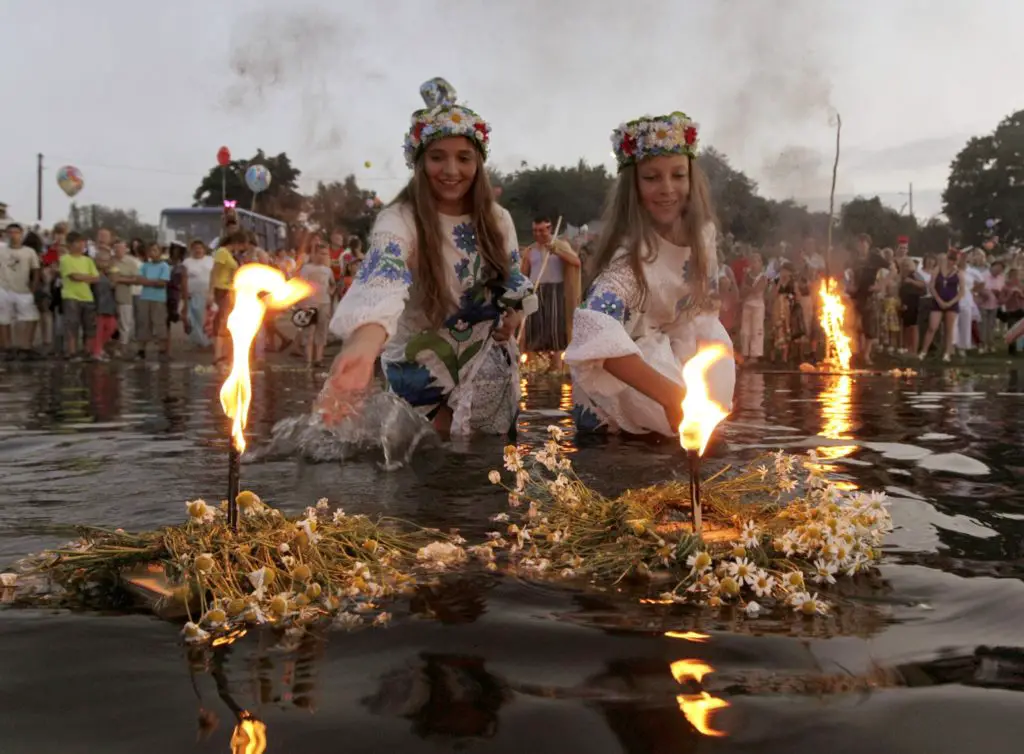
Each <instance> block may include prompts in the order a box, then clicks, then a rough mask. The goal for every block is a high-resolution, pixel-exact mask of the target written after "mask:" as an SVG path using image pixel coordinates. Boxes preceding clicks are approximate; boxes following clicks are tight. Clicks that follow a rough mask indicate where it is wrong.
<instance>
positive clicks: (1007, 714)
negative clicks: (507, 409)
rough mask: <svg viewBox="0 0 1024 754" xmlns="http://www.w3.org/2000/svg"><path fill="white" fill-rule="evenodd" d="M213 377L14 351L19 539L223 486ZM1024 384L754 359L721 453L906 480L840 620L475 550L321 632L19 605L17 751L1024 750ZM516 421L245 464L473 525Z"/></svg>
mask: <svg viewBox="0 0 1024 754" xmlns="http://www.w3.org/2000/svg"><path fill="white" fill-rule="evenodd" d="M217 380H218V378H217V377H216V376H215V375H212V374H203V373H197V372H196V371H195V370H194V369H193V368H192V367H191V366H188V365H162V366H157V365H151V366H126V365H117V364H112V365H74V364H39V365H35V364H30V365H20V366H17V367H14V366H11V367H9V368H8V369H7V371H0V564H3V563H6V562H9V561H12V560H14V559H15V558H17V557H19V556H21V555H23V554H25V553H27V552H32V551H38V550H39V549H41V548H43V547H46V546H50V545H54V544H58V543H60V542H62V541H64V540H66V539H68V538H69V537H70V536H71V535H72V534H73V526H74V525H75V524H78V523H89V524H96V525H109V526H122V527H125V528H138V529H142V528H153V527H155V526H157V525H160V524H166V523H175V522H179V521H180V520H181V519H182V516H183V514H184V507H183V502H184V500H185V499H186V498H193V497H200V496H204V497H207V498H216V497H219V496H222V495H223V494H224V489H223V488H224V486H225V473H226V472H225V459H226V441H225V424H224V421H223V418H222V414H221V411H220V406H219V403H218V401H217V389H218V381H217ZM318 388H319V380H316V379H315V378H313V377H312V376H310V375H309V374H307V373H306V372H304V371H297V370H288V369H284V368H276V369H275V368H268V370H267V371H266V372H264V373H262V374H260V375H259V376H258V377H257V380H256V384H255V390H254V396H253V412H252V418H251V422H250V430H249V436H250V438H251V443H252V444H254V445H258V444H259V443H260V442H261V440H265V439H266V438H267V437H268V435H269V432H270V428H271V427H272V426H273V425H274V423H275V422H277V421H278V420H280V419H283V418H286V417H288V416H293V415H297V414H300V413H302V412H304V411H306V410H307V408H308V406H309V403H310V401H311V399H312V397H313V396H314V395H315V393H316V391H317V389H318ZM1018 390H1019V386H1018V377H1017V374H1016V373H1015V372H1011V373H1010V374H1001V375H989V376H986V375H976V376H973V377H972V376H962V375H960V376H958V375H956V374H955V373H952V372H947V373H935V374H930V375H925V376H923V377H920V378H914V379H897V378H893V377H859V376H858V377H853V378H851V377H820V376H812V375H799V374H758V373H751V372H745V373H743V374H742V375H741V377H740V380H739V384H738V395H737V400H736V405H737V409H736V411H735V412H734V415H733V416H732V417H731V419H730V421H729V422H728V423H727V424H726V425H725V427H724V430H723V432H722V433H721V434H722V440H721V442H719V443H718V444H717V446H716V447H714V448H713V450H712V456H713V457H712V458H710V459H709V460H708V463H709V464H710V465H716V464H721V463H723V462H725V460H726V459H728V460H730V461H737V460H743V459H749V458H751V457H753V456H754V455H756V454H757V453H759V452H762V451H763V449H765V448H773V449H774V448H777V447H786V448H791V449H794V450H795V451H801V450H803V449H806V448H812V447H817V448H819V453H820V454H821V455H823V456H824V457H826V458H828V459H830V460H831V462H832V463H833V464H834V472H835V473H836V474H838V475H840V476H841V477H842V478H844V479H845V480H846V481H847V482H848V483H850V484H855V485H857V486H860V487H863V488H872V489H886V490H888V491H889V493H890V494H891V495H892V496H893V504H892V512H893V516H894V519H895V522H896V524H897V527H898V529H897V531H896V532H895V533H894V534H893V535H892V537H891V538H890V543H889V546H888V554H887V558H886V563H885V565H884V567H883V572H882V580H881V582H880V583H879V584H878V585H876V588H875V589H872V590H870V591H867V590H861V591H862V592H863V593H858V592H856V591H855V590H851V592H852V593H851V596H852V598H853V603H852V606H851V607H850V608H848V609H846V610H844V612H843V613H841V614H839V615H837V616H836V617H835V618H834V619H833V620H830V621H818V622H814V623H807V622H804V621H803V620H796V619H760V620H757V621H752V622H751V621H747V622H745V623H740V622H739V621H737V620H736V619H735V617H734V616H732V615H730V614H729V613H728V612H723V613H720V614H719V613H715V614H711V613H709V612H700V611H692V610H689V609H683V608H679V607H665V606H657V605H639V604H637V600H636V599H633V598H630V597H629V595H627V594H617V593H581V592H576V591H572V590H568V589H562V588H558V587H555V586H552V585H535V584H530V583H526V582H522V581H519V580H515V579H511V578H503V577H497V576H491V575H486V576H484V575H479V576H473V575H468V576H466V577H465V578H464V579H462V580H461V581H458V582H456V583H453V584H449V585H447V586H446V587H445V588H444V589H443V590H435V591H429V590H424V591H422V592H420V593H419V594H418V595H417V596H416V597H415V598H413V599H412V600H410V601H409V602H408V603H405V604H401V605H398V606H396V609H395V610H394V613H395V622H394V624H393V625H392V627H390V628H388V629H380V630H366V631H362V632H358V633H355V634H345V633H339V632H329V631H322V632H318V633H315V634H313V635H311V636H309V637H308V638H307V639H305V640H304V641H303V643H302V644H301V645H299V646H298V647H289V646H281V645H280V643H279V641H280V637H278V636H277V635H275V634H274V633H273V632H271V631H266V632H251V633H250V634H249V635H248V636H246V637H245V638H244V639H243V640H241V641H239V642H237V643H235V644H234V645H231V646H226V647H222V648H220V649H218V650H217V651H216V652H215V654H214V657H213V658H212V659H210V658H209V657H206V656H204V655H194V656H190V655H189V653H188V652H186V651H185V650H184V649H182V647H181V646H180V645H179V643H178V636H177V627H176V626H174V625H172V624H168V623H164V622H161V621H159V620H156V619H154V618H151V617H148V616H144V615H94V614H68V613H59V612H46V611H30V610H5V611H2V612H0V641H2V645H0V646H2V650H3V654H2V661H0V663H2V664H0V752H3V753H4V754H20V753H21V752H26V753H27V752H33V753H35V752H58V751H59V752H62V754H70V753H72V752H99V751H103V752H108V753H112V754H116V753H118V752H133V753H137V752H138V751H140V750H142V751H146V752H147V753H148V754H162V753H163V752H175V754H177V753H179V752H188V751H196V752H208V751H210V752H212V751H219V752H226V751H230V745H229V740H230V737H231V729H232V727H233V725H234V720H233V717H232V710H238V709H247V710H251V711H252V712H253V713H255V714H257V715H258V716H259V718H260V719H262V720H263V721H265V723H266V725H267V736H268V741H269V746H268V748H267V751H268V752H321V751H323V752H328V751H329V752H334V751H345V752H388V751H395V752H403V753H404V752H417V751H432V752H436V751H444V750H452V749H462V748H472V749H473V750H474V751H488V752H492V751H493V752H506V751H507V752H517V754H521V752H523V751H532V752H536V753H537V754H543V753H545V752H559V753H567V752H586V753H587V754H600V753H602V752H636V753H640V752H652V753H654V752H657V753H659V754H660V752H687V751H695V750H706V751H757V752H774V751H786V752H803V751H808V752H810V751H814V752H819V751H822V750H826V751H830V752H847V751H851V752H852V751H857V752H928V753H929V754H933V753H934V752H947V751H948V752H954V751H957V752H959V751H963V750H967V749H968V747H972V748H973V749H977V750H981V751H985V752H986V754H988V753H990V752H1011V751H1013V752H1017V751H1019V750H1020V743H1019V742H1018V738H1019V733H1018V731H1020V730H1021V728H1020V722H1019V721H1020V719H1021V717H1022V715H1024V693H1022V692H1024V638H1022V636H1024V633H1022V629H1021V626H1022V624H1024V587H1022V583H1021V580H1020V579H1021V577H1022V576H1024V555H1022V546H1024V545H1022V541H1024V493H1022V492H1021V491H1019V489H1018V484H1017V480H1018V478H1019V476H1020V474H1021V471H1022V470H1024V460H1021V455H1020V453H1021V450H1020V449H1021V446H1022V442H1021V441H1022V431H1021V426H1022V425H1021V421H1020V420H1021V418H1022V414H1024V394H1021V393H1019V392H1018ZM568 397H569V391H568V386H565V385H561V384H560V383H558V382H552V381H550V380H546V379H538V380H534V381H531V382H530V384H528V385H527V386H526V396H525V405H526V411H525V412H524V415H523V418H522V422H521V427H520V429H521V434H520V441H523V442H527V443H530V442H536V441H537V440H538V439H539V438H541V437H542V436H543V432H544V428H545V427H546V426H547V425H548V424H551V423H555V424H561V425H565V426H568V425H569V422H568V421H567V419H566V417H565V416H564V413H562V411H561V410H564V409H565V408H567V401H568ZM560 409H561V410H560ZM502 444H503V442H502V441H501V440H487V441H475V442H474V443H472V444H471V445H464V446H460V445H451V446H446V447H445V448H443V449H441V450H432V451H429V452H425V453H423V454H421V455H420V456H418V457H417V459H416V461H415V462H414V463H413V464H412V466H410V467H409V468H406V469H403V470H400V471H398V472H391V473H386V472H384V471H382V470H381V469H380V467H379V463H378V462H379V460H380V459H377V458H375V457H373V456H372V454H371V455H370V456H368V457H364V458H359V459H355V460H349V461H346V462H345V463H343V464H303V463H300V462H296V461H293V460H285V461H272V462H260V463H254V464H249V465H246V466H245V467H244V468H243V480H244V482H243V483H244V486H246V487H251V488H253V489H255V490H257V491H258V492H259V493H260V494H261V495H262V496H263V497H264V498H265V499H267V500H268V501H271V502H273V503H274V504H276V505H278V506H279V507H282V508H285V509H286V510H291V511H298V510H299V509H301V508H303V507H305V506H306V505H308V504H311V503H312V502H314V501H315V500H317V499H318V498H320V497H328V498H329V499H330V500H331V501H332V502H339V503H341V504H342V505H344V506H345V508H346V510H348V511H350V512H375V511H386V512H387V513H389V514H392V515H397V516H401V517H405V518H409V519H412V520H415V521H417V522H419V523H422V524H426V525H433V526H440V527H444V528H453V527H454V528H459V529H461V530H462V531H463V533H465V534H466V535H467V536H470V537H472V536H480V535H481V534H482V533H483V532H484V531H486V530H487V529H488V528H489V526H488V523H487V517H488V516H489V515H490V514H492V513H495V512H497V511H499V510H501V509H502V508H503V507H504V500H503V499H502V496H501V495H500V493H498V492H497V491H496V490H495V488H493V487H491V486H490V485H489V484H488V483H487V479H486V476H487V471H488V469H490V468H491V467H493V466H496V465H497V464H498V463H499V459H500V451H501V446H502ZM573 458H574V463H575V464H576V467H577V469H578V470H579V472H580V473H581V475H582V476H584V478H587V479H588V480H590V481H591V482H593V483H594V484H595V485H596V486H599V487H601V488H602V489H604V490H606V491H609V492H614V491H617V490H620V489H623V488H626V487H629V486H634V485H639V484H647V483H652V482H655V481H658V480H662V479H665V478H669V477H671V476H673V475H676V474H678V473H679V472H680V469H681V464H680V455H679V451H678V448H677V447H676V446H675V445H674V444H673V443H670V442H664V443H660V444H652V443H645V442H639V441H623V440H617V439H612V440H608V441H601V442H587V443H581V446H580V447H579V448H576V449H574V456H573ZM427 613H429V614H431V615H432V616H433V618H434V619H432V620H426V619H424V616H425V615H426V614H427ZM687 632H699V633H700V634H704V635H706V636H707V637H708V638H706V639H704V640H701V641H693V640H692V638H694V636H693V634H689V636H690V637H691V639H687V638H686V637H687V636H688V634H687ZM698 638H699V637H698ZM688 660H690V661H693V660H699V661H700V662H702V663H704V664H705V665H707V666H710V667H711V668H712V669H713V671H714V672H711V673H710V674H708V675H707V676H706V677H705V678H704V681H703V686H704V688H705V689H707V691H708V692H709V696H710V698H711V699H712V700H714V699H718V700H723V701H724V702H726V703H727V705H728V706H724V707H723V708H721V709H718V710H716V711H715V712H713V713H712V714H711V715H710V718H709V719H707V720H705V719H704V718H702V717H701V716H700V714H699V711H698V710H697V707H699V705H700V704H701V703H704V702H706V700H704V701H702V700H701V697H700V696H699V694H698V693H697V689H696V688H692V687H689V686H688V685H687V684H688V683H689V682H688V681H686V679H685V671H686V668H688V667H691V666H693V663H686V662H684V661H688ZM674 674H675V675H676V676H677V677H680V678H682V681H681V682H677V680H676V678H674V677H673V676H674ZM712 703H713V704H716V703H715V702H712ZM201 709H202V710H206V711H207V712H206V713H204V717H203V719H204V721H205V722H204V724H203V725H202V726H200V725H198V724H197V720H198V719H199V712H200V710H201ZM702 729H703V732H702ZM715 733H720V734H722V735H713V734H715Z"/></svg>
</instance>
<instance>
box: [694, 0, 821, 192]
mask: <svg viewBox="0 0 1024 754" xmlns="http://www.w3.org/2000/svg"><path fill="white" fill-rule="evenodd" d="M828 6H829V4H828V3H822V2H815V1H814V0H716V2H714V3H712V4H711V7H712V8H713V11H712V13H711V17H710V29H709V32H710V33H709V34H708V38H709V39H710V40H714V41H713V42H712V43H713V44H715V45H717V46H718V47H719V49H720V51H721V56H720V57H719V58H718V59H717V60H716V62H717V63H718V64H719V65H723V66H724V70H723V71H722V73H723V74H724V75H723V76H722V77H721V78H716V77H713V78H711V81H712V82H715V83H712V84H711V85H712V86H716V87H719V89H718V91H719V96H718V97H717V98H716V100H717V101H716V108H715V109H716V112H715V124H716V128H715V135H714V141H715V145H716V146H718V147H719V148H720V149H722V150H723V151H724V152H725V153H726V154H737V155H745V156H746V160H745V163H746V164H747V165H748V166H749V167H750V168H752V169H753V170H752V171H751V172H755V173H756V175H757V177H759V178H760V179H761V184H762V187H763V189H764V190H765V192H766V193H768V194H769V195H773V196H783V197H790V196H795V197H806V196H815V195H817V196H820V195H821V193H822V191H823V190H824V191H825V192H826V193H827V191H828V187H829V185H830V183H831V170H832V159H833V157H834V155H832V154H828V153H825V152H822V151H819V150H818V149H815V148H812V147H809V146H807V142H806V139H808V138H814V137H817V136H818V132H819V131H821V132H826V131H827V130H828V129H829V128H830V126H833V125H834V123H835V108H834V107H833V105H832V82H831V79H830V76H829V69H830V62H831V61H830V60H829V57H828V54H827V52H826V50H827V44H828V39H829V36H830V32H831V31H833V26H834V24H833V19H832V18H830V16H829V7H828ZM719 81H720V82H721V84H719V83H717V82H719ZM814 141H815V142H816V143H820V142H821V139H820V138H814ZM825 141H826V142H827V139H826V140H825Z"/></svg>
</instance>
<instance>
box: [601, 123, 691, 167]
mask: <svg viewBox="0 0 1024 754" xmlns="http://www.w3.org/2000/svg"><path fill="white" fill-rule="evenodd" d="M698 128H699V126H698V125H697V123H696V122H694V121H693V120H691V119H690V116H689V115H687V114H686V113H684V112H680V111H678V110H677V111H676V112H674V113H669V114H668V115H658V116H651V115H645V116H643V117H642V118H637V119H636V120H631V121H629V122H628V123H623V124H622V125H621V126H619V127H618V128H616V129H615V130H614V131H612V149H613V150H614V154H615V160H616V161H617V162H618V163H619V170H622V168H624V167H626V165H632V164H635V163H637V162H639V161H640V160H645V159H647V158H648V157H658V156H661V155H669V154H685V155H687V156H688V157H696V156H697V129H698Z"/></svg>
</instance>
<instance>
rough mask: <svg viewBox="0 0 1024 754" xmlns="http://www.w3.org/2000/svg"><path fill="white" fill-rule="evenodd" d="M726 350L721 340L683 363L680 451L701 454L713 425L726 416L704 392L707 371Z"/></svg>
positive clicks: (724, 355) (721, 357)
mask: <svg viewBox="0 0 1024 754" xmlns="http://www.w3.org/2000/svg"><path fill="white" fill-rule="evenodd" d="M728 354H729V351H728V349H726V347H725V346H724V345H722V344H721V343H714V344H712V345H708V346H704V347H703V348H701V349H700V351H698V352H697V355H696V356H694V357H693V358H692V359H690V360H689V361H687V362H686V364H684V365H683V384H685V385H686V397H684V398H683V421H682V422H680V424H679V442H680V444H681V445H682V446H683V449H684V450H695V451H697V454H698V455H704V450H705V449H706V448H707V446H708V440H710V439H711V433H712V432H714V431H715V427H717V426H718V424H719V423H720V422H721V421H722V419H724V418H725V417H727V416H728V415H729V412H728V411H726V410H725V409H724V408H722V406H720V405H719V404H718V403H716V402H715V401H713V400H711V398H710V397H709V395H708V382H707V372H708V369H710V368H711V366H712V365H713V364H714V363H715V362H717V361H719V360H721V359H724V358H725V357H726V356H728Z"/></svg>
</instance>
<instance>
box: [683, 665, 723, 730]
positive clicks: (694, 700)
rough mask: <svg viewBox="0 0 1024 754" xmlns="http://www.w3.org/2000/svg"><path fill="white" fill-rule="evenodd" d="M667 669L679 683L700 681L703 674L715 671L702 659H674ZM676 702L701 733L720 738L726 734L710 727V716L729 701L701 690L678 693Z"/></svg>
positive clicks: (688, 720) (691, 723) (684, 715)
mask: <svg viewBox="0 0 1024 754" xmlns="http://www.w3.org/2000/svg"><path fill="white" fill-rule="evenodd" d="M669 669H670V670H671V672H672V677H673V678H675V679H676V683H680V684H685V683H687V682H694V683H700V682H701V680H703V678H704V676H706V675H708V674H709V673H714V672H715V669H714V668H713V667H711V666H710V665H708V664H707V663H706V662H704V661H703V660H694V659H689V660H676V661H675V662H673V663H672V664H671V665H670V666H669ZM676 703H677V704H678V705H679V710H680V711H681V712H682V713H683V717H685V718H686V720H687V722H689V723H690V725H692V726H693V727H694V729H695V730H696V731H697V732H698V733H700V734H701V735H703V736H710V737H712V738H721V737H723V736H725V735H726V733H725V732H724V731H720V730H717V729H716V728H713V727H712V725H711V716H712V713H713V712H714V711H715V710H719V709H725V708H726V707H728V706H729V702H727V701H725V700H724V699H721V698H719V697H717V696H713V695H712V694H709V693H708V692H707V691H703V690H701V691H700V692H698V693H695V694H678V695H677V696H676Z"/></svg>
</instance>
